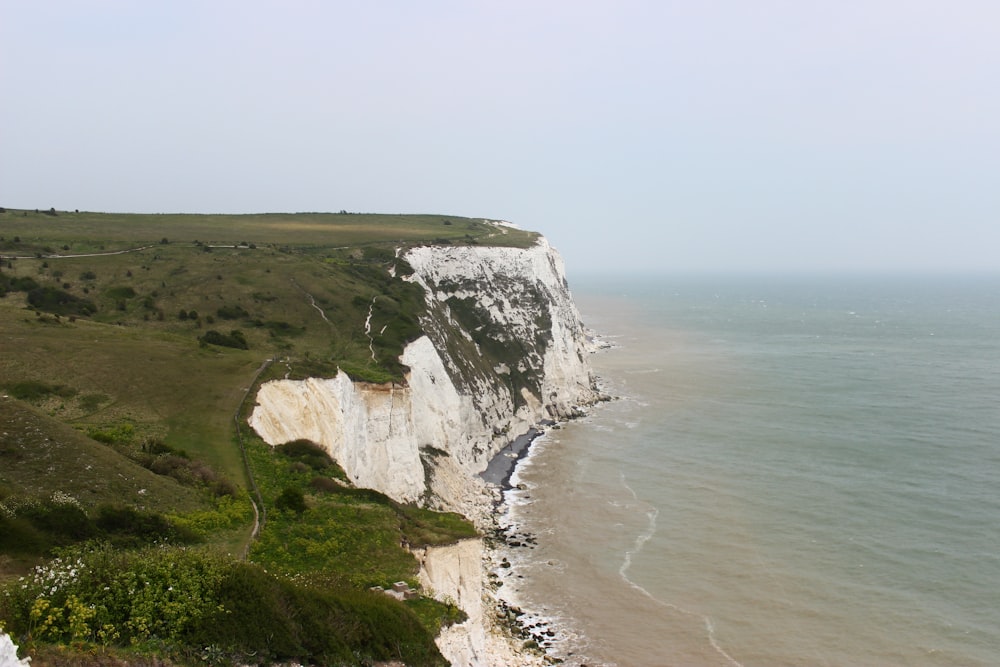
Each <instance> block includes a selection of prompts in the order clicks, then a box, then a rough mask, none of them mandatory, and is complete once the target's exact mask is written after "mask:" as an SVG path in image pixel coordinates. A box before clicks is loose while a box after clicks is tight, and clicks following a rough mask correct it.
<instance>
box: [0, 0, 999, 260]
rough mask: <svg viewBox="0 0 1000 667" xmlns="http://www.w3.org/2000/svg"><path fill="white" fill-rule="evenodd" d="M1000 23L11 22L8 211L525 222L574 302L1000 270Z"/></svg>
mask: <svg viewBox="0 0 1000 667" xmlns="http://www.w3.org/2000/svg"><path fill="white" fill-rule="evenodd" d="M998 31H1000V3H998V2H996V0H982V1H975V0H954V1H951V2H943V1H941V0H934V1H925V0H857V1H854V0H837V1H835V2H827V1H825V0H787V1H779V0H729V1H713V0H684V1H680V0H678V1H672V0H658V1H654V0H651V1H648V2H629V1H620V0H615V1H611V0H608V1H606V2H590V1H587V0H574V1H568V0H567V1H561V2H555V1H550V2H545V1H544V0H534V1H520V0H504V1H502V2H501V1H499V0H490V1H488V2H487V1H482V2H479V1H474V0H464V1H454V2H443V1H441V2H438V1H434V0H421V1H420V2H415V1H411V0H405V1H402V0H401V1H398V2H393V1H379V0H370V1H361V0H358V1H356V2H347V1H325V2H324V1H320V0H316V1H312V2H307V1H297V0H281V1H279V0H274V1H272V2H263V1H252V0H251V1H248V0H239V1H231V2H230V1H222V0H219V1H216V0H197V1H178V0H169V1H167V0H162V1H160V0H134V1H125V0H106V1H100V0H78V1H70V0H63V1H46V0H33V1H31V2H28V1H22V0H0V91H2V100H3V101H2V103H0V205H3V206H9V207H30V208H36V207H37V208H48V207H50V206H54V207H56V208H59V209H74V208H79V209H85V210H98V211H136V212H234V213H240V212H260V211H339V210H341V209H347V210H349V211H366V212H389V213H442V214H454V215H469V216H482V217H490V218H502V219H506V220H510V221H513V222H515V223H517V224H519V225H520V226H522V227H526V228H529V229H535V230H538V231H541V232H543V233H544V234H545V235H546V236H547V237H548V238H549V239H550V241H551V242H552V244H553V245H555V246H556V247H557V248H559V249H560V251H561V252H562V254H563V256H564V257H565V259H566V262H567V265H568V268H569V273H570V276H571V277H572V275H573V274H574V273H577V274H580V273H584V272H589V271H591V270H607V271H612V270H620V269H624V268H637V269H651V268H665V269H709V270H717V269H803V268H815V269H843V268H856V269H917V268H926V269H940V270H949V269H1000V32H998Z"/></svg>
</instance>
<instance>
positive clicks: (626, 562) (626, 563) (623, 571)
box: [618, 472, 743, 667]
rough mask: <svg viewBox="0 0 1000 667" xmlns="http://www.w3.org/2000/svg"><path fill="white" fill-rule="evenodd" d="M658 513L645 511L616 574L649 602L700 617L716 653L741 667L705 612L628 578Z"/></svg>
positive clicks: (735, 665)
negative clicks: (643, 522) (641, 526)
mask: <svg viewBox="0 0 1000 667" xmlns="http://www.w3.org/2000/svg"><path fill="white" fill-rule="evenodd" d="M620 475H621V482H622V486H624V487H625V489H626V490H628V492H629V493H631V494H632V497H633V498H634V499H635V501H636V502H642V501H641V500H640V498H639V495H638V494H637V493H636V492H635V489H633V488H632V487H631V486H629V484H628V481H627V480H626V478H625V473H624V472H621V473H620ZM659 515H660V510H659V508H657V507H654V506H650V509H648V510H647V511H646V518H647V524H646V530H644V531H643V532H641V533H640V534H639V535H638V536H637V537H636V538H635V542H634V543H633V545H632V548H631V549H629V550H628V551H626V552H625V557H624V558H623V559H622V564H621V567H619V568H618V574H619V575H621V578H622V580H623V581H624V582H625V583H626V584H628V586H630V587H631V588H632V589H634V590H636V591H638V592H639V593H641V594H642V595H644V596H645V597H646V598H648V599H649V600H650V601H651V602H654V603H655V604H658V605H660V606H662V607H665V608H667V609H672V610H674V611H676V612H678V613H681V614H683V615H685V616H690V617H692V618H698V619H701V621H702V623H703V624H704V625H705V632H706V634H707V637H708V642H709V644H710V645H711V646H712V648H713V649H714V650H715V652H716V653H718V654H719V655H720V656H721V657H722V658H723V659H725V660H726V662H727V663H728V664H729V665H731V666H732V667H743V664H742V663H741V662H739V661H738V660H736V658H734V657H733V656H731V655H729V653H727V652H726V650H725V649H724V648H723V647H722V645H721V644H720V643H719V641H718V639H717V638H716V636H715V625H714V624H713V623H712V618H711V617H710V616H707V615H705V614H699V613H698V612H694V611H691V610H689V609H684V608H683V607H680V606H678V605H675V604H672V603H670V602H665V601H664V600H661V599H659V598H657V597H656V596H655V595H653V594H652V593H650V592H649V591H648V590H646V589H645V588H644V587H643V586H641V585H640V584H637V583H636V582H635V581H633V580H632V579H629V577H628V571H629V569H630V568H631V567H632V557H633V556H634V555H636V554H638V553H639V552H640V551H642V548H643V547H644V546H645V545H646V543H647V542H649V540H651V539H652V538H653V536H654V535H655V534H656V519H657V517H658V516H659Z"/></svg>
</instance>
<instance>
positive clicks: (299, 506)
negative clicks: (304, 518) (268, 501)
mask: <svg viewBox="0 0 1000 667" xmlns="http://www.w3.org/2000/svg"><path fill="white" fill-rule="evenodd" d="M274 506H275V507H276V508H277V509H279V510H287V511H289V512H295V513H296V514H302V513H303V512H305V511H306V510H307V509H308V507H307V506H306V498H305V495H303V493H302V491H301V490H299V489H297V488H295V487H293V486H289V487H285V489H284V490H283V491H282V492H281V495H279V496H278V497H277V498H276V499H275V500H274Z"/></svg>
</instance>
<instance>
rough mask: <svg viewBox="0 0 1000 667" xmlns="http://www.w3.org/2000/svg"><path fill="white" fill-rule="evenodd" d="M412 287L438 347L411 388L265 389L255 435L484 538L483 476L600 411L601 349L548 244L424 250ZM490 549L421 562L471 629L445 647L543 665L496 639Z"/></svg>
mask: <svg viewBox="0 0 1000 667" xmlns="http://www.w3.org/2000/svg"><path fill="white" fill-rule="evenodd" d="M403 259H405V261H406V262H407V263H408V265H409V266H410V267H411V268H412V269H413V272H412V274H410V275H408V276H407V277H406V278H405V279H407V280H411V281H413V282H415V283H417V284H419V285H420V286H421V287H422V288H423V290H424V295H425V299H426V312H425V313H424V315H423V316H422V317H421V319H420V325H421V328H422V330H423V332H424V335H422V336H420V337H419V338H417V339H416V340H414V341H413V342H411V343H410V344H408V345H407V346H406V348H405V350H404V352H403V355H402V356H401V357H400V361H401V362H402V363H403V364H404V365H405V366H406V367H407V368H408V369H409V370H408V372H407V373H406V374H405V383H404V384H384V385H376V384H370V383H362V382H353V381H351V379H350V378H349V377H348V376H347V375H346V374H345V373H343V372H341V373H339V374H338V375H337V376H336V377H335V378H332V379H318V378H311V379H306V380H301V381H295V380H277V381H272V382H267V383H265V384H264V385H263V386H261V387H260V390H259V392H258V394H257V405H256V407H255V408H254V410H253V412H252V414H251V416H250V420H249V421H250V425H251V426H252V427H253V428H254V429H255V430H256V431H257V433H259V434H260V436H261V437H262V438H263V439H264V440H265V441H267V442H268V443H270V444H271V445H278V444H281V443H285V442H289V441H292V440H296V439H299V438H306V439H309V440H312V441H314V442H316V443H319V444H321V445H322V446H323V447H325V448H326V449H327V451H329V453H330V455H331V456H332V457H333V458H334V459H335V460H336V461H337V462H338V463H339V464H340V465H341V466H342V467H343V469H344V470H345V472H346V473H347V474H348V476H349V477H350V478H351V480H352V481H353V482H354V484H355V485H357V486H361V487H368V488H373V489H377V490H379V491H381V492H383V493H385V494H387V495H389V496H391V497H393V498H395V499H397V500H400V501H420V502H425V503H428V504H430V505H432V506H434V507H437V508H441V509H450V510H457V511H459V512H462V513H464V514H465V515H466V516H468V517H469V518H470V519H473V520H474V521H476V523H477V524H478V525H480V527H483V526H484V525H485V523H484V520H485V519H486V518H487V517H488V515H489V513H490V512H491V511H492V501H493V498H494V496H493V495H491V494H490V493H489V492H488V491H487V490H486V489H485V484H484V483H483V482H482V480H481V479H480V478H479V477H478V473H479V472H481V471H483V470H484V469H485V468H486V465H487V463H488V462H489V460H490V459H491V458H492V457H493V456H494V455H495V454H496V453H497V452H499V451H500V450H501V449H502V448H503V447H504V446H506V445H507V444H508V443H509V442H510V441H511V440H513V439H514V438H516V437H517V436H519V435H521V434H523V433H525V432H527V431H528V430H529V429H530V428H531V427H532V426H536V425H538V424H540V423H543V422H547V421H550V420H553V421H554V420H559V419H564V418H567V417H570V416H573V415H574V414H575V413H576V411H577V410H578V409H579V407H581V406H585V405H589V404H591V403H593V402H594V401H596V400H597V399H598V393H597V391H596V389H595V386H594V381H593V378H592V376H591V370H590V362H589V358H588V354H589V345H588V341H587V337H586V335H585V331H584V328H583V325H582V323H581V322H580V317H579V314H578V313H577V310H576V306H575V305H574V303H573V300H572V297H571V295H570V292H569V289H568V287H567V284H566V279H565V276H564V269H563V263H562V259H561V258H560V257H559V255H558V253H556V251H555V250H554V249H552V248H551V247H550V246H549V244H548V243H547V242H546V241H545V240H544V239H542V238H539V241H538V242H537V243H536V244H535V245H534V246H532V247H530V248H526V249H519V248H506V247H485V246H468V247H441V246H433V247H428V246H425V247H417V248H412V249H410V250H408V251H407V252H406V253H405V254H404V255H403ZM483 549H484V545H483V541H482V540H478V539H477V540H466V541H463V542H461V543H459V544H456V545H453V546H448V547H429V548H427V549H425V550H421V551H419V553H417V556H418V559H419V560H420V563H421V580H422V582H423V584H424V588H425V592H426V593H428V594H432V595H434V596H436V597H438V598H439V599H441V600H446V601H451V602H455V603H456V604H458V605H459V606H460V607H461V608H463V609H464V610H465V611H466V613H467V614H468V616H469V619H468V620H467V621H466V622H465V623H462V624H459V625H456V626H452V627H450V628H446V629H445V630H444V631H442V633H441V635H440V636H439V637H438V640H437V641H438V646H439V648H440V649H441V652H442V654H443V655H444V656H445V657H446V658H447V659H449V660H450V661H451V662H452V664H456V665H459V664H460V665H498V666H499V665H539V664H542V662H543V661H542V660H541V657H540V656H537V655H529V654H525V653H523V652H520V651H519V648H518V645H519V644H518V643H516V642H512V641H510V639H509V637H507V636H506V635H504V633H503V632H502V630H501V628H499V627H498V626H497V625H496V616H495V614H494V613H493V612H492V606H491V605H490V598H491V597H492V593H491V591H490V590H489V587H488V586H487V585H486V577H485V573H484V565H483Z"/></svg>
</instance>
